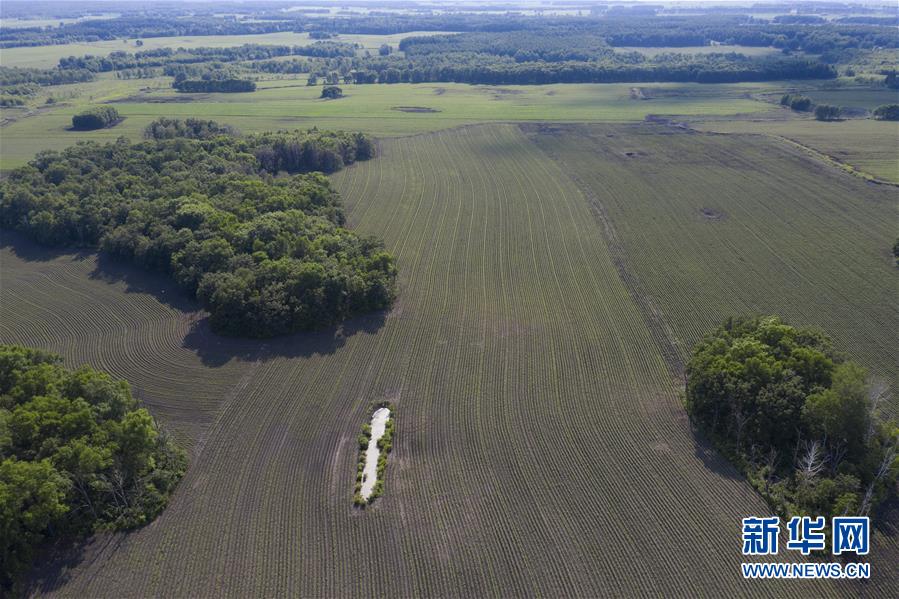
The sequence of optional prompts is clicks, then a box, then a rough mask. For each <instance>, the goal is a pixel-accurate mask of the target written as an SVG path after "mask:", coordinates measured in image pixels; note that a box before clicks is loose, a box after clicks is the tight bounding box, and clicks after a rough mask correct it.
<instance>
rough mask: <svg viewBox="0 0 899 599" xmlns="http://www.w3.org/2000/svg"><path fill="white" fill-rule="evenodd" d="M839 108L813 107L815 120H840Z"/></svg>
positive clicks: (820, 105) (825, 105)
mask: <svg viewBox="0 0 899 599" xmlns="http://www.w3.org/2000/svg"><path fill="white" fill-rule="evenodd" d="M841 112H842V111H841V110H840V107H839V106H831V105H830V104H818V105H817V106H815V118H816V119H817V120H819V121H835V120H837V119H839V118H840V113H841Z"/></svg>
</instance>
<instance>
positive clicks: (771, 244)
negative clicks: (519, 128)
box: [532, 126, 899, 415]
mask: <svg viewBox="0 0 899 599" xmlns="http://www.w3.org/2000/svg"><path fill="white" fill-rule="evenodd" d="M533 131H534V132H533V133H532V138H533V139H534V140H535V141H536V143H537V144H538V145H539V146H540V147H542V148H544V149H545V150H546V151H547V152H548V153H549V154H550V155H552V156H554V157H556V158H557V160H558V162H559V163H560V164H562V165H564V168H565V170H566V171H567V172H569V173H570V174H571V176H572V177H573V178H575V179H576V180H578V181H580V182H581V186H582V189H583V190H584V193H585V194H587V195H588V197H591V198H592V199H593V201H594V202H595V203H596V204H597V206H598V207H600V208H601V210H602V211H603V213H604V218H605V219H606V220H607V222H608V226H609V227H610V228H612V230H613V235H614V238H615V240H616V243H617V249H618V251H619V254H620V259H621V265H622V266H621V268H622V269H623V270H626V271H627V273H626V276H627V277H628V278H631V277H632V278H633V280H635V281H638V282H639V287H638V289H639V296H640V297H644V298H645V301H646V302H647V306H648V311H649V312H651V313H653V314H655V315H656V316H655V318H656V319H657V321H658V322H659V323H660V324H659V327H660V328H664V329H665V332H666V337H667V338H668V340H669V341H670V343H671V345H672V346H673V347H674V348H676V350H677V356H678V357H679V359H680V360H683V359H685V358H686V357H687V355H688V350H689V348H690V347H692V346H693V344H694V343H696V342H697V341H698V340H699V339H701V337H702V336H703V335H704V334H705V332H706V331H708V330H710V329H712V328H714V326H715V325H716V324H717V323H719V322H721V321H723V320H724V319H726V318H727V317H728V316H729V315H734V314H769V313H770V314H780V315H783V316H784V317H785V318H787V319H788V320H790V321H793V322H795V323H797V324H803V325H814V326H819V327H821V328H823V329H825V330H827V331H829V332H830V333H831V334H832V335H833V336H834V338H835V340H836V342H837V345H838V346H839V347H840V348H841V350H842V351H844V352H847V353H848V354H850V355H851V356H852V357H853V358H855V359H857V360H859V361H860V362H861V363H862V364H864V365H865V366H867V367H868V368H869V369H870V370H871V371H872V373H873V374H874V375H875V376H878V377H880V378H882V379H884V380H886V381H888V382H889V383H890V384H891V385H892V386H893V388H894V389H899V384H897V383H899V369H897V365H899V348H897V345H896V341H895V329H896V324H897V323H899V309H897V306H896V301H895V300H896V283H897V281H896V268H895V266H894V261H893V256H892V245H893V242H894V241H895V238H896V227H895V223H896V212H895V210H896V188H895V187H893V186H888V185H875V184H870V183H866V182H865V181H863V180H862V179H860V178H858V177H853V176H851V175H848V174H846V173H844V172H842V171H840V170H838V169H836V168H834V167H832V166H829V165H827V164H826V163H822V162H820V161H818V160H815V159H813V158H811V157H809V156H807V155H806V154H805V153H803V152H802V151H801V150H799V149H797V148H795V147H794V146H791V145H789V144H786V143H782V142H778V141H775V140H771V139H769V138H766V137H761V136H755V135H715V134H700V133H695V132H693V133H690V132H679V133H677V134H670V133H669V134H666V132H665V131H664V130H660V129H659V128H647V127H645V126H639V127H634V126H626V127H621V128H618V129H610V128H609V127H600V128H591V127H577V128H574V127H564V128H562V127H549V126H547V127H536V128H534V129H533ZM661 265H664V267H660V266H661ZM887 409H888V412H889V413H890V414H891V415H896V414H897V413H899V401H897V400H896V398H895V396H894V399H893V401H892V403H891V404H890V405H889V406H887Z"/></svg>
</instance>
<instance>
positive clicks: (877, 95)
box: [802, 87, 899, 110]
mask: <svg viewBox="0 0 899 599" xmlns="http://www.w3.org/2000/svg"><path fill="white" fill-rule="evenodd" d="M802 92H803V93H806V94H808V95H809V96H811V98H812V100H814V101H815V102H816V103H818V104H833V105H834V106H841V107H843V106H848V107H850V108H864V109H866V110H874V109H875V108H877V107H878V106H880V105H882V104H899V91H897V90H895V89H887V88H885V87H884V88H880V89H871V88H845V89H842V88H838V89H822V90H818V89H810V90H802Z"/></svg>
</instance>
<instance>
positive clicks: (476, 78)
mask: <svg viewBox="0 0 899 599" xmlns="http://www.w3.org/2000/svg"><path fill="white" fill-rule="evenodd" d="M836 75H837V73H836V70H835V69H834V68H833V67H831V66H829V65H826V64H823V63H820V62H817V61H813V60H808V59H804V58H798V57H774V58H768V57H763V58H749V57H746V56H743V55H741V54H705V55H688V54H664V55H660V56H658V57H655V58H653V59H648V58H646V57H644V56H643V55H641V54H637V53H629V54H614V55H610V56H609V57H608V58H606V59H601V60H591V61H577V62H575V61H565V62H549V61H527V62H518V61H516V59H515V58H514V57H510V56H497V55H493V54H487V53H467V52H462V53H449V54H439V53H434V54H423V55H413V56H412V57H409V58H404V57H399V56H386V57H382V56H379V57H372V58H371V59H369V60H367V61H366V62H365V63H364V65H363V67H362V68H361V69H359V70H357V71H355V72H354V73H353V78H354V82H355V83H401V82H402V83H406V82H408V83H421V82H437V81H445V82H457V83H484V84H522V85H527V84H544V83H616V82H645V81H677V82H697V83H731V82H737V81H766V80H777V79H831V78H834V77H836Z"/></svg>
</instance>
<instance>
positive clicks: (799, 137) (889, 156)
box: [693, 92, 899, 183]
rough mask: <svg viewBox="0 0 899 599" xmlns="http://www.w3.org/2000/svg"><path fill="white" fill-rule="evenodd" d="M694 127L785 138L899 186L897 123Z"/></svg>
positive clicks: (797, 122) (855, 121)
mask: <svg viewBox="0 0 899 599" xmlns="http://www.w3.org/2000/svg"><path fill="white" fill-rule="evenodd" d="M812 93H816V92H812ZM815 97H817V96H815ZM693 126H694V127H695V128H697V129H700V130H704V131H717V132H722V133H758V134H763V135H770V136H777V137H783V138H786V139H789V140H792V141H794V142H796V143H799V144H802V145H804V146H806V147H808V148H811V149H812V150H814V151H816V152H820V153H821V154H823V155H826V156H827V157H829V159H831V160H834V161H838V162H841V163H845V164H847V165H849V166H850V167H852V168H854V169H856V170H859V171H862V172H863V173H867V174H869V175H871V176H872V177H875V178H878V179H883V180H885V181H890V182H893V183H899V162H897V159H896V158H897V156H899V123H897V122H890V121H875V120H873V119H848V120H845V121H838V122H835V123H822V122H820V121H816V120H814V119H801V118H791V119H787V120H779V121H770V120H768V121H766V120H759V121H750V120H742V119H741V120H727V121H724V120H714V121H712V120H709V121H699V122H696V123H694V124H693Z"/></svg>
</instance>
